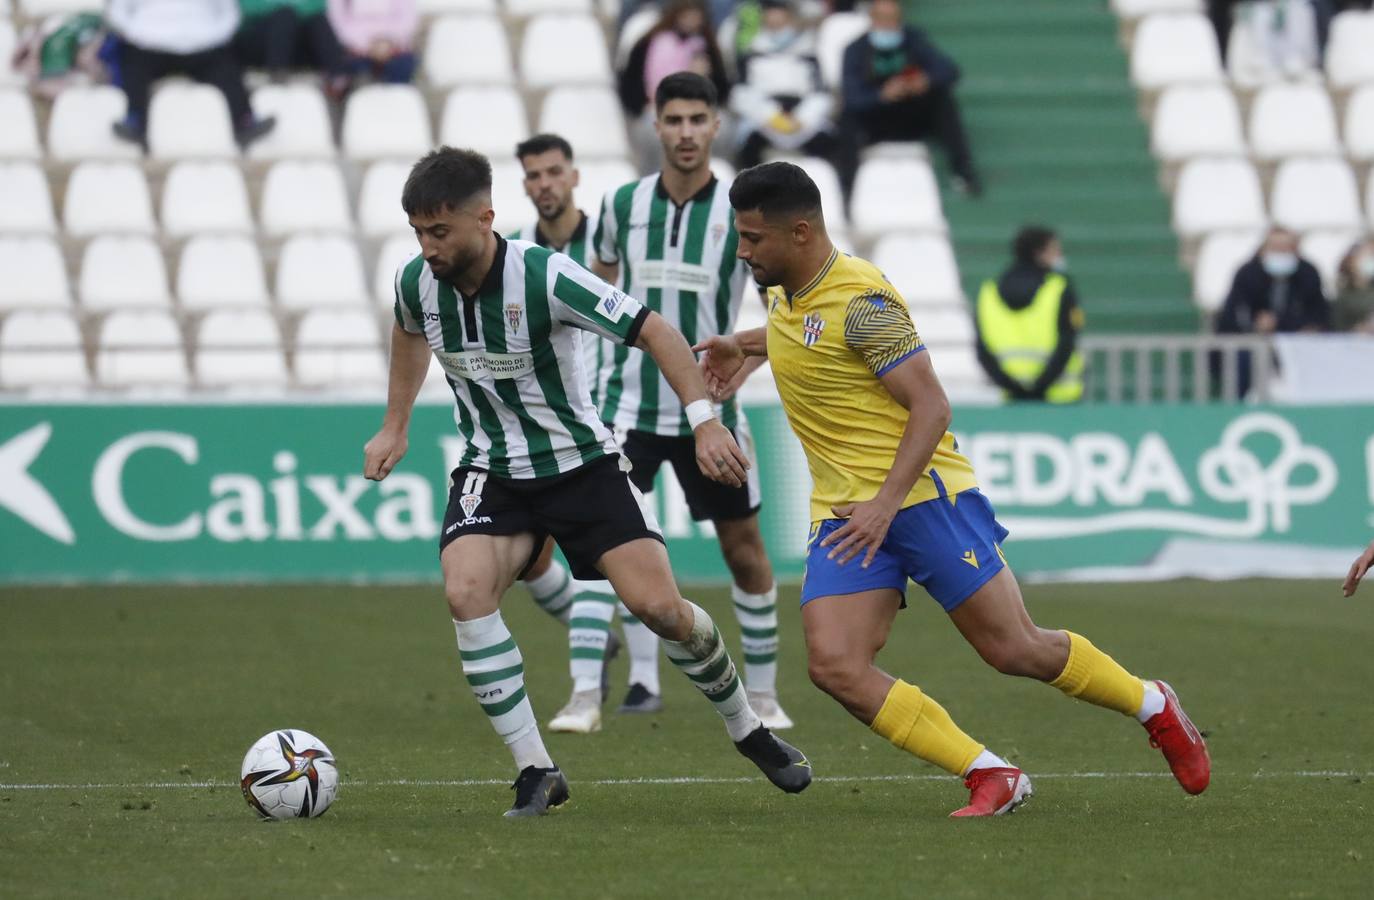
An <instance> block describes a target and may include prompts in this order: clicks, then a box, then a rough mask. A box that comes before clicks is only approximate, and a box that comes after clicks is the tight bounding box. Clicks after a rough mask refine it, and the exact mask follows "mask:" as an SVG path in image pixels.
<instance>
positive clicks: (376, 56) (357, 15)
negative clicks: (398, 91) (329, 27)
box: [329, 0, 420, 84]
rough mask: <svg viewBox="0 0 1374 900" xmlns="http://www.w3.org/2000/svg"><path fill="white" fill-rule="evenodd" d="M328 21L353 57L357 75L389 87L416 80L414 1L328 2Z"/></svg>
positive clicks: (351, 61) (417, 18)
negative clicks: (368, 76) (371, 78)
mask: <svg viewBox="0 0 1374 900" xmlns="http://www.w3.org/2000/svg"><path fill="white" fill-rule="evenodd" d="M329 21H330V23H331V24H333V26H334V31H335V32H336V33H337V34H338V36H339V40H340V41H342V42H343V45H344V49H345V50H346V51H348V54H349V56H350V67H351V69H352V72H353V74H354V75H371V76H372V77H373V78H376V79H377V80H378V81H383V82H386V83H387V84H407V83H409V82H410V80H411V79H412V78H414V77H415V49H414V48H415V33H416V31H417V30H418V29H419V26H420V14H419V12H418V11H417V9H416V5H415V0H329Z"/></svg>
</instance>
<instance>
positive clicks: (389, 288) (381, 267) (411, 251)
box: [372, 234, 420, 309]
mask: <svg viewBox="0 0 1374 900" xmlns="http://www.w3.org/2000/svg"><path fill="white" fill-rule="evenodd" d="M419 249H420V246H419V244H417V243H416V242H415V236H414V235H409V234H398V235H396V236H395V237H390V238H387V239H386V243H384V244H382V248H381V249H380V250H378V251H377V257H376V260H375V265H374V266H373V269H372V293H373V295H374V296H375V297H376V298H377V302H378V303H379V304H381V306H382V308H383V309H391V308H392V307H393V306H394V305H395V303H396V269H397V268H399V267H400V265H401V263H403V262H405V261H406V260H408V259H410V258H411V257H412V256H414V255H415V253H417V252H418V251H419Z"/></svg>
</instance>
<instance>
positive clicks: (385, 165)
mask: <svg viewBox="0 0 1374 900" xmlns="http://www.w3.org/2000/svg"><path fill="white" fill-rule="evenodd" d="M410 167H411V163H404V162H375V163H373V164H372V165H370V166H368V168H367V174H366V175H364V176H363V186H362V189H361V190H359V192H358V226H359V229H360V230H361V231H362V233H363V235H364V236H365V237H369V238H385V237H390V236H391V235H394V234H404V235H407V236H409V235H410V224H409V221H408V220H407V218H406V214H405V210H403V209H401V189H402V188H403V187H405V183H406V176H408V175H409V174H410ZM412 240H413V238H412Z"/></svg>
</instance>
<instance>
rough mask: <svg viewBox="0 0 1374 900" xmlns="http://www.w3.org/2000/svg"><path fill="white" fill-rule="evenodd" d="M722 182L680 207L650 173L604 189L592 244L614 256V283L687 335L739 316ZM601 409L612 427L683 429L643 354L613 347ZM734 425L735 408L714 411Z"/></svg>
mask: <svg viewBox="0 0 1374 900" xmlns="http://www.w3.org/2000/svg"><path fill="white" fill-rule="evenodd" d="M729 195H730V190H729V185H726V184H722V183H721V182H719V181H717V180H716V179H715V178H712V179H711V181H710V183H709V184H707V185H706V186H705V187H704V188H702V189H701V190H700V191H699V192H697V194H696V196H694V197H692V198H691V199H690V200H688V201H687V202H686V203H685V204H683V205H682V206H678V205H677V204H676V203H674V202H673V200H672V198H670V197H669V196H668V193H667V191H665V190H664V189H663V186H662V183H661V180H660V176H659V175H657V174H655V175H650V176H648V177H646V178H641V179H640V180H639V181H632V182H630V183H629V184H626V185H623V186H622V187H620V188H618V189H616V190H614V191H611V192H609V193H607V194H606V197H605V199H604V200H603V201H602V205H601V217H600V219H599V221H598V222H597V226H596V234H595V235H594V236H593V238H592V247H593V250H594V252H595V253H596V255H597V257H598V258H599V259H600V260H601V262H603V263H605V264H606V265H614V264H619V266H620V284H619V287H620V289H621V290H622V291H624V292H625V293H627V294H629V295H630V296H632V297H635V298H638V299H639V300H640V302H642V303H643V304H644V305H645V306H647V307H648V308H649V309H652V310H654V311H655V312H658V313H660V314H661V315H662V316H663V317H664V318H666V319H667V320H668V322H669V323H670V324H671V325H672V326H673V327H674V328H676V329H677V330H678V331H680V332H682V334H683V336H684V337H686V338H687V342H688V343H689V344H695V343H696V342H697V341H699V340H701V339H703V338H705V337H707V336H708V335H713V334H729V333H730V332H731V331H733V330H734V327H735V319H736V317H738V315H739V307H740V299H741V297H742V296H743V294H744V288H745V284H746V279H748V278H749V277H751V276H750V273H749V267H748V266H747V265H746V264H745V263H743V262H741V261H740V260H738V259H736V258H735V250H736V248H738V246H739V234H738V233H737V232H736V231H735V213H734V210H732V209H731V208H730V196H729ZM597 380H598V383H599V386H600V391H599V393H598V395H597V396H598V397H599V398H600V400H601V418H602V419H603V420H605V421H606V422H608V423H611V424H612V425H614V426H615V427H617V428H625V429H633V430H636V431H648V432H652V433H654V434H661V435H690V434H691V433H692V428H691V426H690V425H689V424H688V423H687V416H686V414H685V413H684V412H683V410H682V403H681V401H680V400H678V397H677V395H676V394H674V393H673V391H672V388H670V387H669V386H668V382H667V380H666V379H665V378H664V377H663V373H662V372H660V371H659V369H658V366H657V365H655V364H654V361H653V360H652V359H650V358H649V356H648V355H647V354H644V353H631V352H630V350H629V348H626V347H617V348H616V349H615V351H614V352H613V353H612V354H611V358H610V359H609V360H607V361H606V362H605V363H603V365H602V366H601V370H600V373H599V375H598V378H597ZM720 417H721V421H722V422H723V424H725V425H726V427H729V428H734V427H735V424H736V423H737V422H738V419H739V408H738V405H737V404H736V402H735V401H734V400H733V399H731V400H730V401H729V402H727V403H725V404H724V405H723V407H722V408H721V410H720Z"/></svg>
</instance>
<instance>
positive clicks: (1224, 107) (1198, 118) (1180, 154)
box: [1150, 84, 1245, 162]
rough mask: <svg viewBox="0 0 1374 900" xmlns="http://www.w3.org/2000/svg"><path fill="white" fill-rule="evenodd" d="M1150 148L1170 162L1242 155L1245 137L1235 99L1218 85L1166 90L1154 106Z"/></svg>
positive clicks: (1176, 87) (1182, 86)
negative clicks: (1202, 157) (1199, 157)
mask: <svg viewBox="0 0 1374 900" xmlns="http://www.w3.org/2000/svg"><path fill="white" fill-rule="evenodd" d="M1150 149H1151V150H1152V151H1153V152H1154V154H1155V156H1157V157H1159V158H1160V159H1162V160H1165V161H1167V162H1182V161H1183V160H1185V159H1189V158H1191V157H1194V156H1241V155H1243V154H1244V153H1245V138H1244V136H1243V135H1242V133H1241V125H1240V108H1239V107H1238V106H1237V105H1236V98H1235V96H1234V95H1232V93H1231V92H1230V90H1228V89H1227V88H1226V87H1224V86H1222V85H1219V84H1207V85H1175V86H1174V87H1171V88H1167V89H1165V90H1164V92H1163V93H1162V94H1160V97H1159V102H1158V103H1157V104H1155V111H1154V121H1153V123H1152V126H1151V128H1150Z"/></svg>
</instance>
